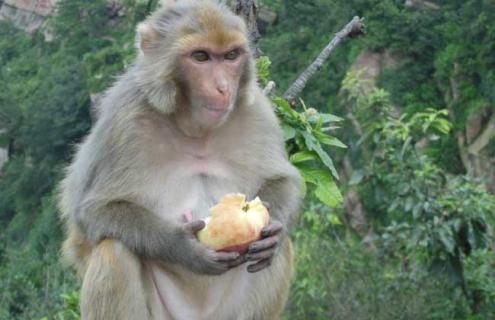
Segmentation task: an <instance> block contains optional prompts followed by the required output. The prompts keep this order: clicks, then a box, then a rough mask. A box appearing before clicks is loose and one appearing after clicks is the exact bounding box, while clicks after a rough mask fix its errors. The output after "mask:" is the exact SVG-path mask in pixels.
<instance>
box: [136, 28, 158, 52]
mask: <svg viewBox="0 0 495 320" xmlns="http://www.w3.org/2000/svg"><path fill="white" fill-rule="evenodd" d="M156 38H157V34H156V31H155V30H153V28H152V27H151V26H150V25H149V24H148V23H146V22H142V23H140V24H139V25H138V26H137V41H136V42H137V46H138V48H139V49H140V50H141V51H142V52H143V53H145V54H146V53H148V52H149V51H150V50H151V48H152V47H153V43H154V42H155V40H156Z"/></svg>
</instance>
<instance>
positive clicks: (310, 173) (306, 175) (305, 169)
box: [295, 163, 318, 184]
mask: <svg viewBox="0 0 495 320" xmlns="http://www.w3.org/2000/svg"><path fill="white" fill-rule="evenodd" d="M295 165H296V167H297V169H299V172H300V173H301V176H302V177H303V179H304V180H305V181H306V182H309V183H312V184H317V183H318V172H317V170H318V169H315V168H312V167H310V166H307V165H303V164H299V163H296V164H295Z"/></svg>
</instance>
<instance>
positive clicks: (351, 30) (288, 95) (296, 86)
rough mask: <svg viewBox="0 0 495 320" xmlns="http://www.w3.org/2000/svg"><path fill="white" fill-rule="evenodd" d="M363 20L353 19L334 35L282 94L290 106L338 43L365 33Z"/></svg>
mask: <svg viewBox="0 0 495 320" xmlns="http://www.w3.org/2000/svg"><path fill="white" fill-rule="evenodd" d="M363 20H364V19H363V18H360V17H357V16H356V17H354V18H353V19H352V20H351V22H349V23H348V24H347V25H346V26H345V27H344V28H343V29H342V30H340V31H339V32H337V33H336V34H335V37H334V38H333V39H332V41H330V43H329V44H328V45H327V46H326V47H325V49H323V51H322V52H321V53H320V55H319V56H318V58H316V60H315V61H313V63H312V64H311V65H310V66H309V67H308V68H307V69H306V70H305V71H304V72H303V73H301V75H300V76H299V78H297V80H296V81H295V82H294V83H293V84H292V85H291V86H290V88H289V89H287V91H286V92H285V93H284V98H285V99H287V100H288V101H289V102H290V103H291V104H292V105H294V104H295V103H296V98H297V96H298V95H299V94H300V93H301V91H302V90H303V89H304V87H305V86H306V83H307V82H308V80H309V79H310V78H311V77H312V76H313V75H314V74H315V73H316V71H318V70H320V69H321V67H322V66H323V63H325V61H326V60H327V59H328V57H329V56H330V54H331V53H332V51H333V49H335V47H337V45H338V44H339V43H341V42H342V41H344V40H346V39H347V38H348V37H351V38H352V37H357V36H359V35H361V34H363V33H364V32H365V30H364V28H365V26H364V23H363Z"/></svg>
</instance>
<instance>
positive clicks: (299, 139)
mask: <svg viewBox="0 0 495 320" xmlns="http://www.w3.org/2000/svg"><path fill="white" fill-rule="evenodd" d="M270 65H271V63H270V60H269V59H268V58H267V57H262V58H260V59H258V61H257V66H258V74H260V75H261V80H262V82H264V83H265V84H266V83H268V79H269V76H270V73H269V67H270ZM273 103H274V104H275V106H276V109H275V110H276V112H277V115H278V117H279V119H280V121H281V126H282V129H283V131H284V137H285V141H286V148H287V151H288V153H289V155H290V160H291V162H292V163H293V164H294V165H295V166H296V167H297V168H298V169H299V171H300V173H301V175H302V177H303V182H304V193H306V191H307V184H310V185H313V186H314V189H310V191H311V192H314V194H315V196H316V197H317V198H318V199H319V200H320V201H322V202H323V203H324V204H326V205H327V206H329V207H332V208H334V207H337V206H338V205H340V204H341V203H342V195H341V193H340V191H339V189H338V187H337V185H336V184H335V180H338V179H339V175H338V173H337V169H335V165H334V164H333V161H332V159H331V157H330V156H329V154H328V152H327V151H326V150H324V147H323V146H325V145H326V146H332V147H338V148H346V146H345V145H344V144H343V143H342V142H341V141H339V140H338V139H337V138H335V137H333V136H331V135H329V134H327V132H328V131H330V130H333V129H336V128H337V127H335V126H334V124H335V123H337V122H339V121H342V119H341V118H339V117H337V116H334V115H331V114H328V113H319V112H318V111H317V110H316V109H314V108H308V107H306V104H305V103H304V101H302V100H301V105H302V107H303V110H302V111H301V112H298V111H296V110H295V109H293V108H292V107H291V105H290V104H289V102H288V101H287V100H285V99H283V98H280V97H275V98H274V99H273Z"/></svg>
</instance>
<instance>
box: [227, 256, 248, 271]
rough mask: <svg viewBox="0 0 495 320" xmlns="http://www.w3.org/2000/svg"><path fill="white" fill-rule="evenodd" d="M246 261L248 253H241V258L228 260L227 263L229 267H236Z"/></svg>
mask: <svg viewBox="0 0 495 320" xmlns="http://www.w3.org/2000/svg"><path fill="white" fill-rule="evenodd" d="M246 261H247V257H246V255H240V256H239V258H237V259H235V260H234V261H231V262H227V263H226V264H227V266H228V267H229V268H235V267H237V266H239V265H241V264H243V263H245V262H246Z"/></svg>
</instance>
